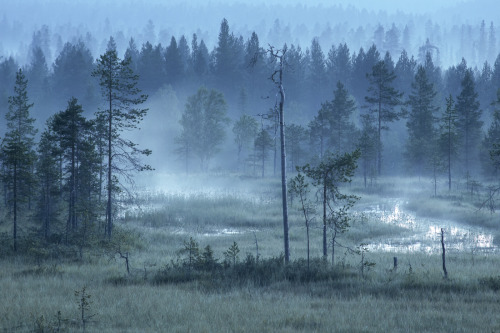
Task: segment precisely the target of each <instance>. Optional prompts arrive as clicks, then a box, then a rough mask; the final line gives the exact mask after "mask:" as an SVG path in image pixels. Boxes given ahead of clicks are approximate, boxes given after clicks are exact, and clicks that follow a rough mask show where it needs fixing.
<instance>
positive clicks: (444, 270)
mask: <svg viewBox="0 0 500 333" xmlns="http://www.w3.org/2000/svg"><path fill="white" fill-rule="evenodd" d="M441 247H442V248H443V255H442V257H443V273H444V278H445V279H447V278H448V271H447V270H446V258H445V249H444V229H443V228H441Z"/></svg>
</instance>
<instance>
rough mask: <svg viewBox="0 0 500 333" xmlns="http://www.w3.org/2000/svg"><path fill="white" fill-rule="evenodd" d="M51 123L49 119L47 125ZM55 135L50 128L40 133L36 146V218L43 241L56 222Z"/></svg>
mask: <svg viewBox="0 0 500 333" xmlns="http://www.w3.org/2000/svg"><path fill="white" fill-rule="evenodd" d="M50 122H51V119H49V121H48V123H50ZM54 141H55V134H54V133H53V132H52V131H51V129H50V126H48V128H47V129H46V130H45V131H44V132H43V133H42V135H41V137H40V142H39V144H38V161H37V163H36V177H37V182H38V185H39V189H40V192H39V197H38V201H37V202H38V205H37V209H36V211H37V214H36V218H37V219H38V220H39V221H40V223H41V225H42V234H43V236H44V237H45V240H48V239H49V237H50V236H51V234H52V232H53V228H54V224H56V225H57V222H58V215H59V214H58V210H59V198H60V193H59V192H60V191H59V190H60V187H59V183H58V177H59V169H58V161H57V155H56V153H55V151H54Z"/></svg>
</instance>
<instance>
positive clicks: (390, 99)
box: [365, 61, 403, 175]
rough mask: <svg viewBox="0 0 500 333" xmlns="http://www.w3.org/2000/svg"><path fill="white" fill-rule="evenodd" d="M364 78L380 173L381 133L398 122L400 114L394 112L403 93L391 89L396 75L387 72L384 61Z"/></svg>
mask: <svg viewBox="0 0 500 333" xmlns="http://www.w3.org/2000/svg"><path fill="white" fill-rule="evenodd" d="M366 77H367V78H368V81H369V83H370V86H369V87H368V94H369V95H368V96H365V101H366V102H367V103H368V104H370V106H371V107H370V109H369V111H370V112H371V113H373V114H375V117H374V118H375V121H376V127H377V167H378V174H379V175H380V174H381V173H382V131H383V130H388V129H389V128H388V127H387V125H386V124H387V123H390V122H393V121H395V120H399V117H400V115H401V113H398V112H396V111H395V110H394V108H396V107H397V106H400V105H401V104H402V102H401V97H402V96H403V93H401V92H399V91H398V90H396V89H395V88H394V87H393V81H394V80H395V78H396V75H395V74H394V72H393V71H389V70H388V68H387V65H386V63H385V61H379V62H377V64H376V65H375V66H373V69H372V72H371V73H370V74H367V75H366Z"/></svg>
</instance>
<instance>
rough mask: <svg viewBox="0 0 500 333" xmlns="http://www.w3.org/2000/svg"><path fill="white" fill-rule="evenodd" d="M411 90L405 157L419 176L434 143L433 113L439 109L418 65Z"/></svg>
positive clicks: (426, 165) (430, 85)
mask: <svg viewBox="0 0 500 333" xmlns="http://www.w3.org/2000/svg"><path fill="white" fill-rule="evenodd" d="M411 86H412V91H411V94H410V96H408V105H409V107H410V111H409V115H408V120H407V122H406V127H407V128H408V142H407V144H406V152H405V157H406V160H407V162H408V164H409V166H410V168H411V169H413V170H414V171H415V172H416V173H417V174H418V175H419V176H421V175H422V174H423V171H424V169H425V168H427V167H428V166H429V163H430V160H429V157H430V156H431V155H432V154H431V152H432V151H433V150H434V144H435V134H436V132H435V128H434V125H433V124H434V120H435V114H436V113H437V111H438V110H439V108H438V107H437V106H435V97H436V94H437V93H436V91H435V89H434V85H433V84H432V83H430V82H429V79H428V78H427V75H426V73H425V69H424V68H423V67H422V66H419V67H418V69H417V74H416V75H415V80H414V81H413V83H412V85H411Z"/></svg>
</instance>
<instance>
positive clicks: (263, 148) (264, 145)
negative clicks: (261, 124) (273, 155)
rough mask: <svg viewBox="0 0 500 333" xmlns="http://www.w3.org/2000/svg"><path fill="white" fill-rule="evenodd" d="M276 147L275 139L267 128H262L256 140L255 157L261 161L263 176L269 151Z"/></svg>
mask: <svg viewBox="0 0 500 333" xmlns="http://www.w3.org/2000/svg"><path fill="white" fill-rule="evenodd" d="M273 148H274V140H273V139H272V138H271V136H270V135H269V133H268V132H267V131H266V130H265V129H261V130H260V132H259V133H258V134H257V137H256V138H255V141H254V154H255V158H256V159H257V160H259V161H260V162H261V176H262V178H264V175H265V169H266V161H267V159H268V157H269V152H270V151H271V150H272V149H273Z"/></svg>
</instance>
